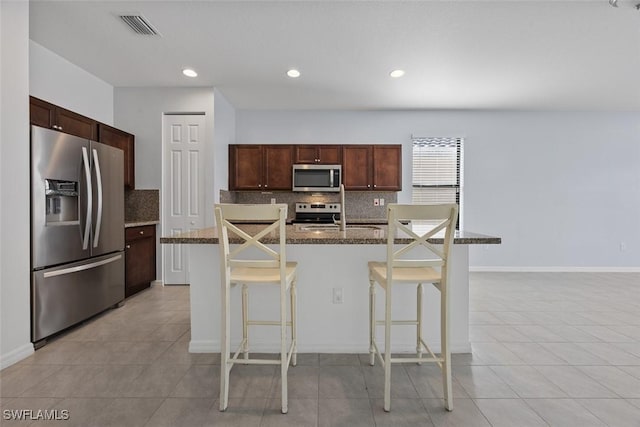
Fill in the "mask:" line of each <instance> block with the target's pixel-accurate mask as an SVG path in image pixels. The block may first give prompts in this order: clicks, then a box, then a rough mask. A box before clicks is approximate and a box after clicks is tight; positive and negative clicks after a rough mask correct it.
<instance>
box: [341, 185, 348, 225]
mask: <svg viewBox="0 0 640 427" xmlns="http://www.w3.org/2000/svg"><path fill="white" fill-rule="evenodd" d="M346 212H347V208H346V206H345V204H344V184H340V231H345V230H346V229H347V215H346Z"/></svg>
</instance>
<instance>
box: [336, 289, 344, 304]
mask: <svg viewBox="0 0 640 427" xmlns="http://www.w3.org/2000/svg"><path fill="white" fill-rule="evenodd" d="M343 302H344V295H343V293H342V288H333V303H334V304H342V303H343Z"/></svg>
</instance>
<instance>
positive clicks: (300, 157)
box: [293, 145, 342, 165]
mask: <svg viewBox="0 0 640 427" xmlns="http://www.w3.org/2000/svg"><path fill="white" fill-rule="evenodd" d="M293 150H294V152H295V156H294V163H297V164H317V165H339V164H341V163H342V146H341V145H294V146H293Z"/></svg>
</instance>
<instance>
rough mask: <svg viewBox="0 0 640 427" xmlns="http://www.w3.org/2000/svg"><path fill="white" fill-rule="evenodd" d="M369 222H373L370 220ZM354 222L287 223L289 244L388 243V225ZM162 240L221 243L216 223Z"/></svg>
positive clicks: (466, 238)
mask: <svg viewBox="0 0 640 427" xmlns="http://www.w3.org/2000/svg"><path fill="white" fill-rule="evenodd" d="M369 224H370V223H369ZM351 226H355V227H357V228H349V225H347V230H345V231H340V230H338V229H335V230H326V229H325V230H305V228H306V225H304V224H295V225H287V226H286V227H287V229H286V233H287V244H294V245H295V244H305V245H308V244H320V245H327V244H337V245H359V244H386V243H387V226H386V224H385V225H374V226H371V227H366V226H363V227H359V226H358V225H357V224H354V223H353V222H352V223H351ZM239 227H240V228H241V229H244V230H246V231H247V232H248V233H250V234H255V233H256V232H257V231H259V230H261V229H263V228H264V227H265V226H264V225H262V224H241V225H239ZM262 241H263V242H264V243H277V240H276V239H275V238H274V237H271V238H269V237H265V238H264V239H262ZM410 241H411V240H410V239H407V238H403V237H402V236H399V237H397V238H396V243H409V242H410ZM429 241H430V242H431V243H435V244H438V243H442V241H443V239H442V238H437V237H436V238H433V239H429ZM231 242H232V243H242V242H244V240H242V239H240V238H235V239H234V238H233V236H231ZM501 242H502V240H501V238H500V237H494V236H487V235H484V234H478V233H472V232H469V231H456V236H455V239H454V243H455V244H462V245H465V244H485V245H486V244H500V243H501ZM160 243H177V244H218V231H217V228H216V227H210V228H204V229H200V230H194V231H189V232H186V233H182V234H178V235H176V236H171V237H161V238H160Z"/></svg>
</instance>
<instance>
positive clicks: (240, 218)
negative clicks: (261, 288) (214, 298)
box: [215, 204, 287, 278]
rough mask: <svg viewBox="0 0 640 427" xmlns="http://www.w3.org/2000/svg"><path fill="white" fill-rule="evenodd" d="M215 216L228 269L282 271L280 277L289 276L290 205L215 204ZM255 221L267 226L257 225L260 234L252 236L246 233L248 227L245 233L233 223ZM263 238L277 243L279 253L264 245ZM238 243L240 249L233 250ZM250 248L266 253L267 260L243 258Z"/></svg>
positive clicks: (225, 264)
mask: <svg viewBox="0 0 640 427" xmlns="http://www.w3.org/2000/svg"><path fill="white" fill-rule="evenodd" d="M215 215H216V222H217V226H218V238H219V239H220V245H221V246H222V251H221V256H223V257H224V258H223V268H224V269H225V270H227V269H229V268H231V267H250V268H279V269H280V277H281V278H284V277H285V265H286V255H285V244H286V238H285V225H286V219H287V205H286V204H259V205H246V204H217V205H215ZM251 221H256V222H260V223H261V225H262V224H264V225H265V227H264V228H261V226H255V225H254V226H255V227H256V233H255V234H250V233H249V232H247V231H246V229H247V228H248V227H244V228H245V229H244V230H243V229H241V228H239V227H238V226H237V225H236V224H234V223H233V222H236V223H237V222H251ZM230 232H231V233H233V234H234V235H235V239H233V238H232V239H230V237H229V234H230ZM261 239H266V240H268V241H269V243H274V244H277V245H278V250H277V251H276V250H273V249H272V248H270V247H269V246H267V244H265V243H263V242H261V241H260V240H261ZM234 240H235V241H234ZM236 242H237V243H238V246H237V247H235V248H233V250H231V247H230V243H236ZM249 248H256V249H258V250H259V251H261V252H263V253H264V254H266V257H265V258H266V259H240V258H239V255H240V254H241V253H243V252H245V251H246V250H248V249H249Z"/></svg>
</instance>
